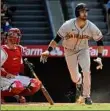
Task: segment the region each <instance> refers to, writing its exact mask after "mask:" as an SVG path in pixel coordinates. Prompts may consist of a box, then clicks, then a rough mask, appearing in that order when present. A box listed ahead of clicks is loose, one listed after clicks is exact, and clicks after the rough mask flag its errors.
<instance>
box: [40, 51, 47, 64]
mask: <svg viewBox="0 0 110 111" xmlns="http://www.w3.org/2000/svg"><path fill="white" fill-rule="evenodd" d="M48 56H49V51H48V50H46V51H44V52H43V53H42V54H41V57H40V62H42V63H43V64H44V63H45V62H47V58H48Z"/></svg>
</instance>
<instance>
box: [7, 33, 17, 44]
mask: <svg viewBox="0 0 110 111" xmlns="http://www.w3.org/2000/svg"><path fill="white" fill-rule="evenodd" d="M18 39H19V36H18V35H17V34H16V33H14V34H13V35H10V36H8V37H7V41H8V43H10V44H17V42H18Z"/></svg>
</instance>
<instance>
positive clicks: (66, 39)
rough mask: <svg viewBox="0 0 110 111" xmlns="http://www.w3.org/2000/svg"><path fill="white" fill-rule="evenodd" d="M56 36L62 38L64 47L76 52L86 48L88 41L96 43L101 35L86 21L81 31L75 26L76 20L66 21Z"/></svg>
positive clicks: (95, 27) (93, 25)
mask: <svg viewBox="0 0 110 111" xmlns="http://www.w3.org/2000/svg"><path fill="white" fill-rule="evenodd" d="M57 34H58V35H59V36H60V37H62V39H63V41H62V45H63V46H64V47H66V48H68V49H74V51H76V52H77V51H79V50H81V49H85V48H88V40H89V39H92V38H93V39H94V40H95V41H98V40H100V39H101V38H102V33H101V31H100V30H99V29H98V28H97V26H96V25H95V24H93V23H92V22H90V21H89V20H87V23H86V25H85V26H84V27H83V28H82V29H81V28H79V27H78V26H77V24H76V18H74V19H70V20H68V21H66V22H65V23H64V24H63V25H62V26H61V27H60V29H59V30H58V32H57Z"/></svg>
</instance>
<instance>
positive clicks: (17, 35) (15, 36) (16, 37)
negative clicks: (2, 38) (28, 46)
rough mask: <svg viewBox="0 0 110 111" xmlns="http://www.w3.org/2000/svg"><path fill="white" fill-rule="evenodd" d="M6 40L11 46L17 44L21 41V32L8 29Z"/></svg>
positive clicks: (15, 29)
mask: <svg viewBox="0 0 110 111" xmlns="http://www.w3.org/2000/svg"><path fill="white" fill-rule="evenodd" d="M7 39H8V40H9V41H10V42H11V43H12V44H19V42H20V39H21V31H20V30H19V29H18V28H10V29H9V31H8V33H7Z"/></svg>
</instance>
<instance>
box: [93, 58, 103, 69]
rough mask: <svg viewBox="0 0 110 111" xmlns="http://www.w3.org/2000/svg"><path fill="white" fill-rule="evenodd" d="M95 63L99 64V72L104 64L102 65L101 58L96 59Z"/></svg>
mask: <svg viewBox="0 0 110 111" xmlns="http://www.w3.org/2000/svg"><path fill="white" fill-rule="evenodd" d="M94 61H95V62H97V63H98V66H97V67H96V69H97V70H99V69H102V67H103V64H102V59H101V58H100V57H97V59H94Z"/></svg>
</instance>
